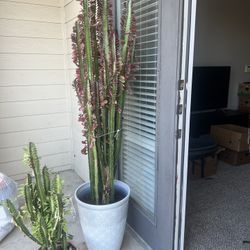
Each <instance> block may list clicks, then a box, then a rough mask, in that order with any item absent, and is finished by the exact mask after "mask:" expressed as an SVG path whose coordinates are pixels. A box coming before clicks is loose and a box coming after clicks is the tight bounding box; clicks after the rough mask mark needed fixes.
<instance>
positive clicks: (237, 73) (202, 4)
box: [194, 0, 250, 108]
mask: <svg viewBox="0 0 250 250" xmlns="http://www.w3.org/2000/svg"><path fill="white" fill-rule="evenodd" d="M249 10H250V1H249V0H241V1H235V0H198V9H197V22H196V41H195V42H196V43H195V58H194V64H195V65H197V66H198V65H199V66H212V65H214V66H219V65H224V66H226V65H229V66H231V82H230V90H229V108H237V107H238V97H237V90H238V84H239V83H240V82H242V81H250V73H244V66H245V65H248V64H250V47H249V46H250V18H249Z"/></svg>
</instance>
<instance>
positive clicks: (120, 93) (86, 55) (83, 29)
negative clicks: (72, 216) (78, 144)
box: [72, 0, 136, 204]
mask: <svg viewBox="0 0 250 250" xmlns="http://www.w3.org/2000/svg"><path fill="white" fill-rule="evenodd" d="M80 4H81V6H82V9H81V12H80V15H79V16H78V20H77V21H76V23H75V26H74V28H73V34H72V48H73V62H74V63H75V64H76V66H77V69H76V79H75V80H74V83H73V87H74V88H75V91H76V95H77V98H78V102H79V105H80V115H79V121H80V122H81V123H82V125H83V126H84V131H83V136H84V138H86V140H85V139H84V141H83V143H84V148H83V150H82V152H83V153H84V154H88V160H89V173H90V188H91V197H92V202H93V203H95V204H108V203H111V202H113V199H114V188H113V185H114V178H115V174H116V168H117V163H118V159H119V155H120V149H121V142H122V133H121V130H122V114H123V110H124V103H125V97H126V92H127V90H128V84H129V81H130V80H131V79H132V77H131V76H132V72H133V70H134V69H135V65H134V63H133V57H134V46H135V34H136V27H135V17H134V14H133V8H132V0H127V1H125V3H124V8H123V9H124V12H123V14H122V18H121V34H120V35H118V33H117V31H116V30H115V25H114V24H115V22H116V20H114V17H113V9H112V8H113V7H112V1H111V0H103V1H100V0H94V1H93V0H80Z"/></svg>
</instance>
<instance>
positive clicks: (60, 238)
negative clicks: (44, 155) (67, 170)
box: [6, 143, 70, 250]
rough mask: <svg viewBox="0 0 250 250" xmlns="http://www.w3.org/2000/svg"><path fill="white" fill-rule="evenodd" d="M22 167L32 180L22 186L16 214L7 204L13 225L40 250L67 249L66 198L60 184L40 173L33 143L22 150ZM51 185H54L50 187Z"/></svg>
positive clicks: (9, 203)
mask: <svg viewBox="0 0 250 250" xmlns="http://www.w3.org/2000/svg"><path fill="white" fill-rule="evenodd" d="M24 164H25V165H26V166H27V167H30V168H31V169H32V170H33V173H34V180H33V179H32V177H31V175H30V174H28V175H27V180H26V183H25V185H24V186H23V195H24V198H25V205H24V207H23V209H22V211H21V212H19V211H18V210H17V209H16V208H15V206H14V205H13V204H12V202H11V201H10V200H7V201H6V207H7V208H8V210H9V212H10V214H11V215H12V216H13V220H14V222H15V224H16V225H17V226H18V227H19V228H20V230H21V231H22V232H23V233H24V234H26V235H27V236H28V237H29V238H30V239H31V240H33V241H34V242H36V243H37V244H38V245H40V246H41V249H51V250H54V249H57V246H58V245H61V246H62V249H64V250H65V249H67V242H68V239H69V238H70V236H69V235H68V234H67V228H66V226H67V223H66V220H65V219H64V216H65V212H66V211H65V203H66V198H64V196H63V192H62V180H61V178H60V177H59V175H55V177H54V179H53V180H52V181H51V178H50V174H49V170H48V168H47V167H46V166H45V167H43V169H42V171H41V169H40V162H39V158H38V156H37V150H36V147H35V145H34V143H29V146H28V147H27V148H25V150H24ZM51 183H53V184H51ZM25 217H28V218H29V220H30V224H31V230H29V229H28V227H26V226H25V223H24V218H25Z"/></svg>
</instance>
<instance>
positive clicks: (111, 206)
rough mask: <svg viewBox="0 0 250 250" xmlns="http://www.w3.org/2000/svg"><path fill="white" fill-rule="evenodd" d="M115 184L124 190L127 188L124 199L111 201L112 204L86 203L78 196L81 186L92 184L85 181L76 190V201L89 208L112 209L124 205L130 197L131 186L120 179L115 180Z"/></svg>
mask: <svg viewBox="0 0 250 250" xmlns="http://www.w3.org/2000/svg"><path fill="white" fill-rule="evenodd" d="M114 185H119V186H121V187H122V188H123V189H124V190H126V192H127V194H126V196H125V197H124V198H123V199H122V200H119V201H117V202H114V203H111V204H106V205H95V204H89V203H86V202H84V201H81V200H80V199H79V198H78V196H77V193H78V191H79V190H80V189H81V188H84V187H88V186H90V182H85V183H83V184H81V185H80V186H79V187H77V189H76V190H75V195H74V196H75V200H76V202H77V204H78V205H79V206H81V207H85V208H89V209H92V210H109V209H112V208H115V207H119V206H122V205H123V204H124V203H125V202H126V201H127V200H128V199H129V196H130V188H129V186H128V185H127V184H126V183H124V182H123V181H119V180H115V181H114Z"/></svg>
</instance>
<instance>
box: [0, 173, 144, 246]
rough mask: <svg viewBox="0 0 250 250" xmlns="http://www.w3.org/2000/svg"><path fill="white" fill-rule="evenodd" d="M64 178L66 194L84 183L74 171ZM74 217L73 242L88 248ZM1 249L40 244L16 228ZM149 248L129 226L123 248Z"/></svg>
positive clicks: (71, 230) (71, 193)
mask: <svg viewBox="0 0 250 250" xmlns="http://www.w3.org/2000/svg"><path fill="white" fill-rule="evenodd" d="M60 176H61V177H62V178H63V179H64V189H65V195H68V196H70V197H73V194H74V190H75V189H76V187H77V186H79V185H80V184H81V183H82V180H81V178H80V177H79V176H78V175H77V174H76V173H75V172H74V171H64V172H61V173H60ZM74 214H75V215H74V216H73V217H74V218H72V217H71V218H69V219H68V221H69V233H70V234H72V235H74V239H73V240H72V242H73V244H74V245H75V246H76V247H77V249H78V250H87V247H86V245H85V244H84V242H83V235H82V232H81V227H80V222H79V219H78V215H77V214H76V212H74ZM0 249H3V250H16V249H23V250H34V249H38V246H37V245H36V244H35V243H33V241H31V240H30V239H29V238H28V237H26V236H24V235H23V233H22V232H20V231H19V230H18V229H17V228H15V229H14V230H13V231H12V232H11V233H10V234H9V235H8V236H7V237H6V238H5V239H3V241H2V242H1V243H0ZM143 249H149V247H147V246H146V245H145V243H144V242H142V241H141V240H140V239H139V238H138V237H137V236H136V235H135V234H134V233H133V232H132V231H131V230H130V229H129V228H127V230H126V233H125V236H124V241H123V245H122V248H121V250H143Z"/></svg>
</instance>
